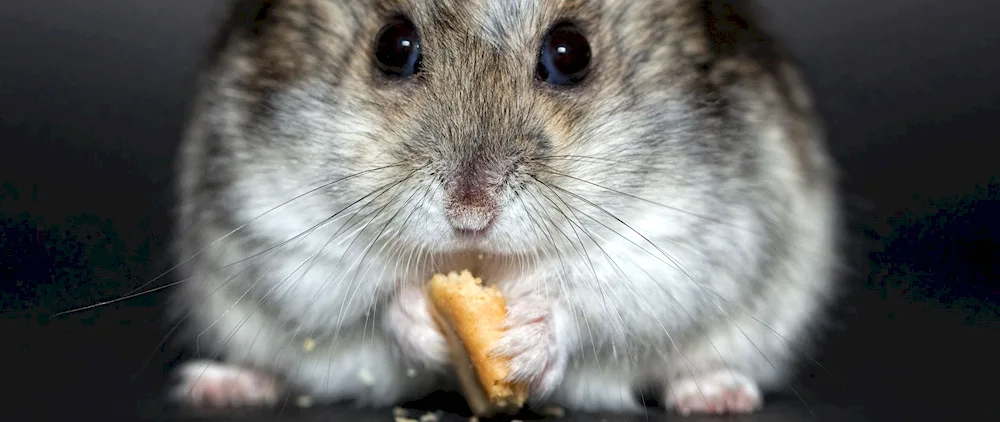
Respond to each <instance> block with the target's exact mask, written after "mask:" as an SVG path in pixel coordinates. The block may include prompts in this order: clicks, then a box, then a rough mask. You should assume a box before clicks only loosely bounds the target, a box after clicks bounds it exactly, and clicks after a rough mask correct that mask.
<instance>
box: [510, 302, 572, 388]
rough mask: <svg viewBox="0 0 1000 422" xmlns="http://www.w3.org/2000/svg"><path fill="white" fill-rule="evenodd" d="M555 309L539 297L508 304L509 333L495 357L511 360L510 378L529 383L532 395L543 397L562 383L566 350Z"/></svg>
mask: <svg viewBox="0 0 1000 422" xmlns="http://www.w3.org/2000/svg"><path fill="white" fill-rule="evenodd" d="M553 313H554V308H553V304H552V303H551V301H550V300H548V299H545V298H543V297H539V296H527V297H522V298H517V299H511V300H510V301H509V302H508V303H507V320H506V322H505V323H504V327H505V328H506V330H507V331H506V333H505V334H504V336H503V338H502V339H501V340H500V342H499V343H498V344H497V346H496V349H494V353H497V354H499V355H503V356H509V357H510V359H511V360H510V367H511V368H510V375H508V378H509V379H510V380H515V381H528V382H529V383H530V385H531V392H532V395H537V396H539V397H544V396H546V395H547V394H548V393H550V392H552V391H553V390H555V388H556V387H558V386H559V384H560V383H562V380H563V375H564V374H565V373H566V350H564V348H563V347H560V346H559V344H558V342H557V341H556V337H555V332H554V322H553Z"/></svg>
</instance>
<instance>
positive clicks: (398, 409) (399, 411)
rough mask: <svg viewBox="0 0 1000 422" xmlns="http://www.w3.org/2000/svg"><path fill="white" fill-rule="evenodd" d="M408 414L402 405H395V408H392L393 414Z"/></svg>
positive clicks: (397, 415) (396, 415)
mask: <svg viewBox="0 0 1000 422" xmlns="http://www.w3.org/2000/svg"><path fill="white" fill-rule="evenodd" d="M406 414H407V412H406V409H403V408H402V407H394V408H392V416H395V417H402V416H406Z"/></svg>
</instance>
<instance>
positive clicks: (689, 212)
mask: <svg viewBox="0 0 1000 422" xmlns="http://www.w3.org/2000/svg"><path fill="white" fill-rule="evenodd" d="M539 165H540V166H541V167H544V168H545V169H544V170H542V171H544V172H546V173H551V174H554V175H556V176H560V177H565V178H568V179H572V180H575V181H578V182H580V183H584V184H587V185H591V186H594V187H596V188H599V189H603V190H606V191H608V192H611V193H614V194H616V195H622V196H626V197H629V198H632V199H635V200H638V201H642V202H645V203H647V204H651V205H656V206H659V207H663V208H666V209H669V210H672V211H676V212H678V213H681V214H686V215H689V216H692V217H695V218H700V219H702V220H705V221H708V222H712V223H716V224H720V225H724V226H727V227H732V228H736V229H740V230H745V231H747V232H750V233H754V234H757V235H761V236H766V235H767V234H766V233H762V232H758V231H756V230H753V229H750V228H747V227H740V226H737V225H735V224H732V223H729V222H726V221H722V220H719V219H717V218H712V217H708V216H705V215H701V214H698V213H695V212H691V211H685V210H682V209H680V208H677V207H675V206H671V205H667V204H663V203H660V202H656V201H653V200H650V199H646V198H643V197H640V196H638V195H634V194H631V193H628V192H622V191H620V190H617V189H613V188H609V187H607V186H603V185H600V184H597V183H594V182H591V181H589V180H584V179H581V178H579V177H575V176H571V175H568V174H565V173H561V172H558V171H555V170H553V169H551V168H550V167H549V166H546V165H544V164H539ZM536 180H538V179H536Z"/></svg>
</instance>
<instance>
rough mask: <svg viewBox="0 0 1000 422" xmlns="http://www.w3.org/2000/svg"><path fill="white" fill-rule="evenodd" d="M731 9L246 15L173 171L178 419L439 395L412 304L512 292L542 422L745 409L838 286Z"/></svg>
mask: <svg viewBox="0 0 1000 422" xmlns="http://www.w3.org/2000/svg"><path fill="white" fill-rule="evenodd" d="M745 6H746V2H745V1H742V0H737V1H722V0H433V1H432V0H426V1H421V0H283V1H278V0H275V1H262V0H253V1H251V0H239V1H238V4H237V5H236V6H235V9H234V12H233V16H234V18H233V20H232V22H231V24H230V25H229V26H227V28H226V31H225V33H224V35H223V36H222V37H221V38H220V41H219V44H218V52H217V54H216V55H215V56H214V57H213V59H212V61H211V64H210V66H208V68H207V69H206V70H205V72H204V74H203V79H202V81H201V88H200V89H201V91H200V94H199V96H198V100H197V103H196V106H195V107H194V111H193V115H192V117H191V122H190V126H189V129H188V131H187V132H186V136H185V139H184V140H183V143H182V147H181V152H180V157H179V165H178V173H177V178H178V179H177V184H178V191H177V192H178V199H179V208H178V211H177V214H176V220H177V221H176V223H177V224H176V230H177V236H176V241H175V243H174V248H175V250H174V252H175V254H176V258H177V260H178V262H179V263H180V264H183V265H181V271H183V274H184V276H185V277H187V278H190V279H189V280H188V281H185V282H184V283H181V284H180V286H179V287H178V290H177V292H176V294H175V295H174V296H173V301H172V305H171V310H172V311H173V313H174V317H176V320H177V321H180V323H181V324H182V325H181V326H182V327H184V332H185V338H186V339H187V340H190V341H191V342H192V344H194V345H196V346H197V348H198V350H199V353H200V355H201V356H202V357H204V360H195V361H191V362H188V363H186V364H184V365H183V366H182V367H181V368H179V369H178V370H177V374H178V375H179V381H180V382H179V383H178V384H177V386H176V389H174V390H172V392H173V393H174V394H175V397H176V398H179V399H181V400H183V401H185V402H187V403H190V404H193V405H201V406H223V407H225V406H261V405H264V406H266V405H274V404H278V403H280V402H282V401H283V400H285V398H286V397H287V395H288V394H302V395H306V396H309V397H311V398H312V399H313V400H315V401H319V402H323V401H330V402H332V401H349V402H354V403H356V404H358V405H366V406H388V405H393V404H396V403H399V402H401V401H404V400H408V399H413V398H418V397H420V396H422V395H424V394H426V393H428V392H430V391H432V390H434V389H437V388H440V387H441V386H443V385H448V382H449V377H450V375H449V374H450V373H451V372H450V369H449V367H448V356H447V353H448V351H447V348H446V347H445V343H444V340H443V338H442V336H441V334H439V333H438V331H437V330H436V329H435V327H434V325H433V321H432V319H431V317H430V316H429V314H428V311H427V303H426V299H425V297H424V295H423V294H422V293H421V292H422V287H423V286H422V283H424V282H425V280H428V279H429V277H430V276H431V275H432V274H434V273H437V272H447V271H450V270H462V269H465V268H470V269H474V270H475V273H476V274H477V275H479V276H481V277H482V278H483V279H484V280H488V281H490V282H494V283H496V284H497V286H498V287H499V288H500V289H501V291H503V292H504V294H505V295H506V297H507V302H508V305H509V315H508V323H507V326H508V327H509V329H508V331H507V334H506V337H505V339H504V340H503V342H502V343H501V344H500V345H499V346H498V347H497V350H496V352H497V353H501V354H505V355H507V356H510V357H511V359H512V372H511V377H513V378H516V379H520V380H527V381H530V382H531V385H532V386H533V393H532V397H531V399H530V400H531V402H532V403H537V404H550V405H558V406H563V407H565V408H567V409H569V410H571V411H572V410H579V411H621V412H627V411H641V410H642V406H641V404H640V400H638V399H637V397H636V394H635V391H636V389H637V388H638V387H640V386H643V385H650V384H652V385H656V386H658V387H660V390H662V397H661V399H662V402H663V403H664V404H665V405H666V406H667V408H669V409H673V410H674V411H677V412H681V413H692V412H693V413H699V412H717V413H725V412H729V413H743V412H752V411H754V410H756V409H758V408H760V406H761V405H762V394H761V392H762V391H766V390H769V389H772V388H778V389H780V388H782V387H783V386H784V385H785V384H786V379H787V377H788V375H789V372H790V370H791V368H792V365H793V364H794V363H795V362H796V359H797V358H799V357H801V356H802V355H803V353H805V351H808V350H809V349H810V345H813V344H815V341H814V340H815V338H816V336H815V335H814V333H815V332H816V330H815V328H816V327H817V326H818V324H821V323H822V322H823V320H824V317H823V309H824V307H825V305H826V304H827V303H828V302H829V300H830V298H831V297H832V296H833V295H835V293H836V292H837V289H836V288H835V287H836V283H835V280H836V277H835V275H836V268H837V262H838V254H837V248H836V244H837V242H838V239H837V236H836V233H837V227H838V224H839V215H840V214H839V211H838V210H839V206H838V201H837V195H836V189H835V179H836V176H835V168H834V165H833V163H832V160H831V159H830V158H829V155H828V152H827V149H826V145H825V141H824V135H823V131H822V129H821V123H820V122H819V119H818V118H817V117H816V116H815V113H814V111H813V108H812V105H811V99H810V94H809V92H808V89H807V88H806V86H805V83H804V82H803V81H802V80H801V78H800V76H799V74H798V71H797V69H796V66H795V64H794V63H793V62H792V61H791V60H790V59H789V58H788V57H787V56H786V55H784V54H782V53H781V52H780V49H779V48H778V47H777V46H776V45H774V43H773V42H772V41H771V40H770V38H769V37H768V36H767V35H766V34H765V33H763V32H761V31H760V30H759V29H757V27H756V26H754V24H753V22H752V20H751V18H750V17H749V16H748V15H747V14H745V12H744V9H745Z"/></svg>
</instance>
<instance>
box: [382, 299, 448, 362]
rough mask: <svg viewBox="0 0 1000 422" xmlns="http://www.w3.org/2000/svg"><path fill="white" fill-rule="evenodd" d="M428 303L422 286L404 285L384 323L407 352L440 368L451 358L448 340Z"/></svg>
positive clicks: (390, 307) (387, 312)
mask: <svg viewBox="0 0 1000 422" xmlns="http://www.w3.org/2000/svg"><path fill="white" fill-rule="evenodd" d="M429 306H430V301H429V300H428V298H427V296H426V295H425V294H424V292H423V290H421V287H420V286H406V287H402V288H401V289H400V291H399V292H398V293H397V295H396V297H395V298H394V299H393V301H392V303H391V304H390V305H389V308H388V309H387V310H386V313H385V320H384V324H385V325H384V327H385V328H386V330H387V331H389V332H391V333H392V334H393V337H394V338H395V339H396V344H398V345H399V348H400V350H402V351H403V353H405V354H406V356H408V357H410V359H412V360H413V361H415V362H417V363H420V364H423V365H424V366H425V367H426V368H428V369H437V368H441V367H444V366H445V365H447V364H448V362H449V355H448V344H447V343H446V342H445V338H444V335H442V334H441V332H440V331H438V326H437V323H436V322H434V318H433V317H431V313H430V308H429Z"/></svg>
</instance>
